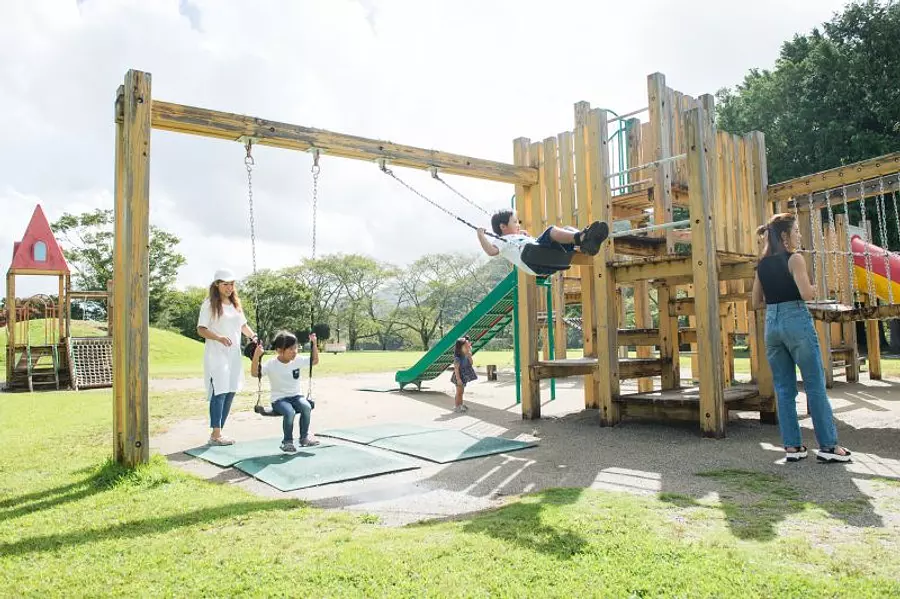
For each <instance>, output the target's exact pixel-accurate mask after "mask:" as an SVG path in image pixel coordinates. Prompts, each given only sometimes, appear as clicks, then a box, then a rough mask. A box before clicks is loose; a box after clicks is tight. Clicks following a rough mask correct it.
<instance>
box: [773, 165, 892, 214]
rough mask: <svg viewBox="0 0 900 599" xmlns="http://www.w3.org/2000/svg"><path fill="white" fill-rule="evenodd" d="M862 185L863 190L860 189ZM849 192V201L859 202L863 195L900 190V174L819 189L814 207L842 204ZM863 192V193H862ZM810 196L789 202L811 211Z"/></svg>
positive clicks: (814, 196)
mask: <svg viewBox="0 0 900 599" xmlns="http://www.w3.org/2000/svg"><path fill="white" fill-rule="evenodd" d="M860 185H862V190H860ZM845 190H846V193H847V203H848V204H850V203H852V202H858V201H859V200H860V198H861V197H865V198H867V199H868V198H871V197H876V196H879V195H881V194H883V193H884V194H890V193H895V192H897V191H900V174H896V173H895V174H893V175H886V176H882V177H878V178H877V179H868V180H866V181H863V182H861V183H860V182H857V183H855V184H853V185H851V186H849V187H841V188H838V189H829V190H827V191H818V192H816V193H814V194H812V205H813V207H814V208H825V207H826V206H828V204H831V205H832V206H842V205H843V203H844V191H845ZM860 192H861V193H860ZM809 199H810V198H809V196H808V195H806V196H800V197H795V198H794V199H793V201H791V202H789V204H788V205H789V206H791V207H796V209H797V211H798V212H801V213H808V212H809Z"/></svg>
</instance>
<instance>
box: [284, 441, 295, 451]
mask: <svg viewBox="0 0 900 599" xmlns="http://www.w3.org/2000/svg"><path fill="white" fill-rule="evenodd" d="M281 451H284V452H287V453H296V452H297V448H296V447H294V442H293V441H285V442H284V443H282V444H281Z"/></svg>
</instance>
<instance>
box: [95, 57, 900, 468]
mask: <svg viewBox="0 0 900 599" xmlns="http://www.w3.org/2000/svg"><path fill="white" fill-rule="evenodd" d="M647 92H648V96H647V97H648V106H647V107H645V108H643V109H641V110H638V111H634V112H631V113H628V114H625V115H622V116H613V117H610V112H609V111H607V110H604V109H599V108H591V107H590V105H589V104H588V103H586V102H579V103H578V104H576V105H575V110H574V128H573V129H572V130H568V131H564V132H562V133H560V134H558V135H556V136H552V137H547V138H546V139H544V140H542V141H537V142H532V141H530V140H529V139H527V138H518V139H516V140H514V142H513V164H507V163H501V162H495V161H490V160H483V159H479V158H472V157H467V156H460V155H456V154H448V153H445V152H439V151H435V150H425V149H421V148H415V147H410V146H404V145H400V144H395V143H391V142H385V141H380V140H376V139H367V138H361V137H356V136H351V135H346V134H341V133H335V132H330V131H324V130H320V129H312V128H309V127H303V126H298V125H291V124H286V123H280V122H274V121H267V120H263V119H260V118H255V117H250V116H243V115H236V114H231V113H226V112H219V111H215V110H209V109H204V108H197V107H192V106H185V105H179V104H173V103H169V102H163V101H156V100H153V99H152V97H151V76H150V74H149V73H145V72H141V71H136V70H129V71H128V72H127V74H126V76H125V82H124V85H123V86H120V87H119V89H118V91H117V94H116V100H115V121H116V154H115V155H116V167H115V181H116V183H115V198H116V200H115V215H116V219H115V239H116V243H115V274H114V280H115V281H116V285H115V288H114V299H113V305H114V306H116V310H115V313H114V317H113V323H112V330H113V347H114V348H115V353H114V356H115V358H114V359H115V363H114V368H113V376H114V379H113V387H114V403H113V405H114V408H113V409H114V415H113V423H114V455H115V458H116V459H117V460H118V461H119V462H121V463H124V464H127V465H134V464H138V463H143V462H146V461H147V460H148V459H149V418H148V405H147V402H148V357H149V353H148V331H149V320H148V313H149V312H148V310H149V304H148V301H149V300H148V293H147V284H148V275H149V272H148V270H149V267H148V254H147V252H148V241H149V213H150V212H149V163H150V137H151V131H152V130H153V129H158V130H164V131H171V132H177V133H186V134H191V135H199V136H205V137H212V138H217V139H223V140H228V141H231V142H235V141H239V142H241V143H243V144H245V145H246V144H248V143H252V144H257V145H266V146H272V147H279V148H285V149H290V150H299V151H304V152H311V153H313V155H314V157H315V160H316V162H315V164H316V165H318V157H319V155H320V154H321V155H325V156H334V157H343V158H353V159H357V160H368V161H373V162H379V163H380V164H381V166H382V168H383V167H384V165H385V164H390V165H392V166H399V167H407V168H414V169H423V170H432V171H433V172H438V171H439V172H441V173H445V174H455V175H462V176H468V177H475V178H482V179H488V180H493V181H500V182H507V183H512V184H514V185H515V196H516V208H517V212H518V214H519V218H520V220H521V221H522V223H523V226H524V228H525V229H527V230H529V231H532V232H536V231H540V230H541V229H542V228H543V227H545V226H548V225H550V224H561V225H567V224H568V225H574V226H579V227H580V226H584V225H586V224H587V223H589V222H591V221H593V220H603V221H608V222H610V223H613V222H617V221H628V222H629V223H630V224H629V225H628V226H629V230H628V231H624V232H618V233H614V235H613V236H612V238H611V241H610V243H607V244H604V248H603V249H602V250H601V252H600V253H599V254H598V255H597V256H594V257H589V256H585V255H580V254H579V255H577V256H576V259H575V260H574V261H573V264H574V265H575V266H573V267H572V268H571V269H570V270H568V271H564V272H561V273H558V274H557V275H554V276H553V280H552V292H551V297H553V298H554V299H553V302H552V303H553V304H554V305H556V306H564V305H565V304H567V303H569V304H573V303H575V304H580V306H581V319H582V320H581V328H582V331H583V338H584V354H583V355H584V357H583V358H578V359H568V358H566V357H565V347H566V342H565V340H566V329H567V324H568V321H567V320H566V317H565V314H564V310H562V309H558V310H556V311H555V312H554V311H552V310H551V311H550V314H549V318H550V319H552V321H553V325H554V328H553V330H554V333H553V334H554V336H555V341H556V342H555V347H556V348H557V349H556V352H555V353H556V354H557V355H556V356H553V357H551V356H549V355H543V356H542V355H540V353H541V352H539V340H540V337H541V333H542V330H544V329H543V327H542V326H541V324H540V320H539V318H538V313H539V311H540V309H541V304H542V299H541V294H539V293H538V287H537V284H536V279H535V278H534V277H531V276H528V275H525V274H522V273H521V272H520V273H519V274H518V286H517V294H518V297H517V300H518V301H517V306H518V318H517V322H518V325H517V326H518V329H517V333H518V338H519V367H520V369H521V372H522V373H523V376H522V380H521V397H522V402H521V405H522V415H523V417H524V418H539V417H540V415H541V397H540V381H541V380H542V379H547V378H560V377H568V376H579V377H584V405H585V407H586V408H591V409H596V410H598V413H599V422H600V424H601V425H604V426H612V425H615V424H616V423H618V422H620V421H621V420H622V419H623V418H625V417H639V418H648V417H649V418H658V419H670V418H674V419H681V420H685V419H686V420H691V421H694V422H697V423H699V425H700V430H701V431H702V434H703V435H704V436H710V437H723V436H724V435H725V433H726V424H727V420H728V413H729V411H734V410H740V411H751V412H753V411H755V412H758V413H759V414H760V418H761V420H763V421H765V422H775V420H776V417H777V415H776V412H775V401H774V391H773V387H772V377H771V372H770V371H769V369H768V365H767V363H766V360H765V356H764V352H763V345H764V344H763V334H764V314H765V313H764V312H763V311H758V312H753V311H751V310H748V301H749V296H750V287H749V283H752V279H753V277H754V275H755V266H756V261H757V255H758V250H759V247H758V245H757V239H756V236H755V229H756V227H757V226H758V225H759V224H761V223H763V222H765V221H766V220H767V218H768V217H769V216H770V215H771V214H772V213H773V202H779V203H780V204H779V205H780V206H785V207H795V208H796V209H797V210H800V211H802V210H803V207H802V203H801V202H797V201H796V198H797V197H799V194H801V193H802V194H813V195H815V194H817V193H820V192H822V191H826V190H830V189H832V188H834V187H836V186H838V185H840V184H841V183H842V184H844V185H845V186H846V185H850V184H852V183H854V182H861V181H869V180H870V179H871V178H872V177H875V176H880V175H884V174H888V173H896V172H897V171H900V167H898V166H897V164H896V159H894V160H893V162H892V163H891V164H890V165H887V164H886V163H885V162H884V161H882V162H877V161H876V162H872V164H871V165H870V164H869V162H871V161H867V163H861V164H862V165H861V166H858V165H853V166H850V167H845V168H843V169H835V171H834V172H832V171H828V172H826V173H820V174H818V175H814V176H811V177H808V178H806V179H804V180H795V181H791V182H785V183H782V184H778V185H774V186H771V187H770V186H769V185H768V182H767V175H766V172H767V171H766V150H765V140H764V137H763V135H762V133H759V132H753V133H749V134H747V135H744V136H736V135H731V134H727V133H725V132H720V131H717V130H716V128H715V126H714V112H715V107H714V102H713V97H712V96H710V95H704V96H700V97H699V98H692V97H690V96H687V95H683V94H681V93H678V92H676V91H675V90H673V89H671V88H669V87H667V85H666V81H665V77H664V76H663V75H662V74H659V73H655V74H652V75H650V76H648V78H647ZM643 112H646V113H648V120H647V121H646V122H641V121H640V120H639V119H636V118H629V117H634V116H635V115H637V114H641V113H643ZM611 125H613V126H615V127H617V128H618V133H617V135H619V136H620V137H621V136H624V137H627V143H625V144H620V145H619V150H618V151H617V152H616V150H615V148H612V149H611V144H610V141H611V136H610V126H611ZM616 162H618V167H614V166H613V164H614V163H616ZM891 168H892V169H893V170H891ZM616 169H618V170H616ZM895 179H896V177H895ZM826 197H829V198H830V197H831V196H830V195H827V194H826ZM677 210H682V211H685V212H686V214H688V215H689V216H685V217H684V218H683V219H682V220H680V221H679V220H675V219H674V217H675V214H676V211H677ZM820 212H821V210H815V209H814V210H811V211H810V214H813V215H815V214H819V213H820ZM812 222H813V225H814V226H818V229H819V231H820V232H821V231H822V230H823V229H822V227H821V226H820V224H821V222H822V221H821V220H817V219H816V218H813V219H812ZM833 222H835V221H833V220H830V221H829V224H830V223H833ZM648 223H650V224H648ZM679 227H682V229H681V230H678V228H679ZM685 227H686V228H685ZM814 230H815V229H814ZM847 230H849V229H847ZM810 238H811V239H812V238H813V236H812V235H810ZM827 239H828V243H829V244H831V245H827V244H825V243H824V242H823V245H822V246H821V247H822V248H823V249H822V253H823V255H826V256H828V255H833V256H838V255H839V254H838V253H839V252H841V251H848V250H841V249H840V248H841V247H842V246H840V245H839V244H838V243H837V242H838V236H837V235H830V236H829V237H827ZM828 251H830V252H832V254H827V252H828ZM840 255H844V254H840ZM867 255H868V254H867ZM850 257H851V258H852V257H853V255H850ZM817 259H819V255H818V254H816V253H813V260H812V261H810V264H811V268H813V267H814V265H815V264H817V262H816V260H817ZM814 268H817V270H816V271H815V273H814V274H815V275H816V276H817V277H824V276H826V275H824V274H820V270H821V269H819V268H818V267H814ZM869 270H870V271H871V269H869ZM898 273H900V268H898ZM888 281H889V285H888V288H889V289H893V287H892V283H891V280H890V276H888ZM626 286H631V287H633V289H634V298H635V301H634V306H635V308H634V309H635V314H634V322H635V327H634V328H624V327H623V326H622V324H623V322H624V320H625V318H624V317H625V314H624V313H623V312H624V311H623V310H622V309H621V308H620V298H621V297H622V293H621V290H622V289H623V288H625V287H626ZM821 289H822V291H823V301H822V302H821V303H820V304H817V306H816V307H815V310H814V314H815V315H816V316H817V317H819V318H821V319H825V320H828V319H831V320H837V321H840V322H844V321H848V322H849V321H850V320H852V319H862V318H869V319H872V318H884V317H890V315H894V313H893V309H894V308H895V306H889V308H890V309H887V310H882V308H884V306H882V307H877V306H874V304H873V302H875V301H876V300H875V297H874V295H873V296H871V297H870V298H869V299H868V300H867V301H869V302H870V304H871V305H869V306H867V307H863V308H858V307H855V306H848V305H846V304H842V303H840V302H838V301H836V300H840V299H842V298H843V299H844V300H847V299H848V298H849V299H852V298H851V297H850V296H847V295H846V294H844V292H843V288H841V287H840V286H839V285H836V286H835V287H834V288H833V290H832V291H833V293H831V294H829V295H828V297H824V294H825V290H826V289H828V288H827V287H826V286H822V287H821ZM898 289H900V287H898ZM651 291H653V294H651ZM679 291H681V293H679ZM842 294H843V295H842ZM898 294H900V290H898ZM653 295H655V298H656V302H657V304H658V306H659V307H660V309H659V314H660V316H659V318H658V323H657V324H656V326H654V325H653V323H652V322H651V317H650V300H651V297H653ZM850 295H853V294H852V293H851V294H850ZM898 297H900V295H898ZM891 298H893V295H891ZM891 303H892V302H891ZM545 309H546V308H545ZM680 317H687V318H688V319H689V321H690V322H689V326H687V327H680V326H679V318H680ZM544 320H545V322H546V318H545V319H544ZM835 327H836V328H835V330H839V331H840V332H842V334H843V332H844V331H845V329H847V326H846V325H844V324H837V325H835ZM831 328H832V327H831V325H830V324H829V325H828V326H826V325H825V324H824V322H823V324H821V326H820V332H822V331H827V332H828V333H829V334H828V335H827V336H823V355H825V356H826V357H827V358H828V364H829V365H832V364H833V363H834V361H833V360H835V359H837V358H844V359H846V355H847V352H848V351H849V350H846V349H843V348H845V347H846V344H847V341H845V340H844V338H843V337H840V336H838V335H831V332H832V330H831ZM848 334H849V333H848ZM737 335H740V336H743V337H745V338H746V339H747V343H748V345H749V349H750V363H751V373H750V375H751V380H750V382H749V383H747V384H733V381H734V366H733V363H734V362H733V359H734V355H733V348H734V339H735V336H737ZM545 337H546V333H545ZM876 339H877V336H876ZM835 340H839V346H838V347H837V348H834V347H832V343H833V342H834V341H835ZM681 344H690V345H691V347H692V349H693V351H692V354H693V356H694V372H693V377H694V378H696V379H697V380H698V381H699V385H698V386H696V387H693V386H691V387H684V386H682V381H681V370H680V360H679V346H680V345H681ZM548 345H549V344H548V343H545V344H544V348H545V350H546V348H547V347H548ZM628 346H633V347H635V348H636V352H637V357H636V358H631V357H628V356H626V355H624V353H623V352H620V348H621V347H628ZM654 347H656V348H658V350H656V355H654ZM835 349H837V350H838V351H837V352H835V351H833V350H835ZM840 352H843V353H840ZM851 358H852V360H850V361H848V362H846V364H848V366H847V368H856V367H857V366H856V364H857V362H855V361H853V360H855V356H851ZM870 360H873V356H872V355H871V354H870ZM829 369H830V366H829ZM872 374H873V376H874V375H875V374H876V370H875V368H874V367H873V368H872ZM654 377H658V379H659V388H658V389H656V388H654V380H655V378H654ZM622 379H638V382H639V383H638V384H639V391H638V393H635V394H622V393H621V387H620V381H621V380H622Z"/></svg>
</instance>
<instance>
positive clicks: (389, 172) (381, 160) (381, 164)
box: [377, 158, 506, 242]
mask: <svg viewBox="0 0 900 599" xmlns="http://www.w3.org/2000/svg"><path fill="white" fill-rule="evenodd" d="M377 162H378V168H380V169H381V171H382V172H383V173H384V174H386V175H389V176H390V177H391V178H393V179H394V180H395V181H397V183H399V184H400V185H402V186H403V187H405V188H406V189H408V190H410V191H411V192H413V193H414V194H416V195H417V196H419V197H420V198H422V199H423V200H425V201H426V202H428V203H429V204H431V205H432V206H434V207H435V208H437V209H438V210H440V211H441V212H443V213H444V214H447V215H448V216H452V217H453V218H455V219H456V220H458V221H459V222H461V223H462V224H464V225H466V226H467V227H469V228H470V229H474V230H475V231H477V230H478V227H476V226H475V225H473V224H472V223H470V222H469V221H467V220H465V219H462V218H460V217H458V216H456V215H455V214H453V213H452V212H450V211H449V210H447V209H446V208H444V207H443V206H441V205H440V204H438V203H437V202H435V201H434V200H432V199H431V198H429V197H428V196H426V195H425V194H423V193H421V192H420V191H418V190H416V189H414V188H413V187H412V186H411V185H410V184H408V183H407V182H406V181H404V180H403V179H401V178H400V177H398V176H397V175H395V174H394V171H392V170H391V169H389V168H388V167H387V160H385V159H384V158H379V159H378V161H377ZM484 234H485V235H487V236H488V237H493V238H494V239H499V240H500V241H503V242H505V241H506V240H505V239H503V238H502V237H500V236H499V235H495V234H494V233H492V232H490V231H485V232H484Z"/></svg>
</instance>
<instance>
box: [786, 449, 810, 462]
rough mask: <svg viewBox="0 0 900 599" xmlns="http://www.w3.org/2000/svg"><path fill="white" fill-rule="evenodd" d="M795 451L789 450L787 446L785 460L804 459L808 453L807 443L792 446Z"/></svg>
mask: <svg viewBox="0 0 900 599" xmlns="http://www.w3.org/2000/svg"><path fill="white" fill-rule="evenodd" d="M791 449H793V450H794V451H788V450H787V448H785V450H784V461H786V462H799V461H800V460H802V459H804V458H805V457H806V455H807V450H806V446H805V445H801V446H800V447H792V448H791Z"/></svg>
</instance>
